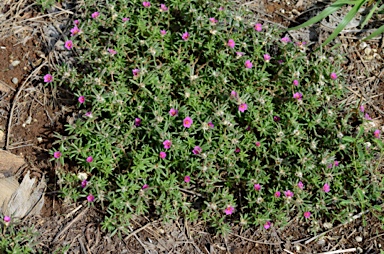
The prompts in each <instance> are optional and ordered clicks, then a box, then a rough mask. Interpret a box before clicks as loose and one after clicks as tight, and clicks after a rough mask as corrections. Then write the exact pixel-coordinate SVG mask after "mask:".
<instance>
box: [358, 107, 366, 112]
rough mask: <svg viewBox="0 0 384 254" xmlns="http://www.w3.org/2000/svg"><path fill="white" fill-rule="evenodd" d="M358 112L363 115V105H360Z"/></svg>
mask: <svg viewBox="0 0 384 254" xmlns="http://www.w3.org/2000/svg"><path fill="white" fill-rule="evenodd" d="M359 110H360V112H362V113H364V110H365V108H364V105H361V106H360V107H359Z"/></svg>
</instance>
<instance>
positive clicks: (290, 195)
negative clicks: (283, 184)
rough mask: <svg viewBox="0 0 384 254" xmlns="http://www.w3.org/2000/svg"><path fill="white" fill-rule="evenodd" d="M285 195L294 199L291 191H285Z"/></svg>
mask: <svg viewBox="0 0 384 254" xmlns="http://www.w3.org/2000/svg"><path fill="white" fill-rule="evenodd" d="M284 195H285V196H286V197H287V198H292V197H293V192H292V191H290V190H287V191H284Z"/></svg>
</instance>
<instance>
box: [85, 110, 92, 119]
mask: <svg viewBox="0 0 384 254" xmlns="http://www.w3.org/2000/svg"><path fill="white" fill-rule="evenodd" d="M84 116H86V117H89V118H92V117H93V115H92V112H90V111H88V112H87V113H85V114H84Z"/></svg>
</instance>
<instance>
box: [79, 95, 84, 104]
mask: <svg viewBox="0 0 384 254" xmlns="http://www.w3.org/2000/svg"><path fill="white" fill-rule="evenodd" d="M77 100H78V101H79V103H80V104H83V103H84V102H85V97H84V96H80V97H79V98H78V99H77Z"/></svg>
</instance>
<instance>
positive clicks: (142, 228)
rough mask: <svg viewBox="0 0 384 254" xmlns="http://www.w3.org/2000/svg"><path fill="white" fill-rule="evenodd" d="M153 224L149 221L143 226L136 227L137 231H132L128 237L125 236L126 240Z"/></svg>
mask: <svg viewBox="0 0 384 254" xmlns="http://www.w3.org/2000/svg"><path fill="white" fill-rule="evenodd" d="M151 225H152V223H147V224H145V225H144V226H142V227H141V228H138V229H136V230H135V231H133V232H131V233H130V234H129V235H128V236H127V237H125V238H124V241H127V240H128V239H129V238H130V237H131V236H133V235H136V234H137V233H139V232H140V231H142V230H144V229H145V228H147V227H149V226H151Z"/></svg>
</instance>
